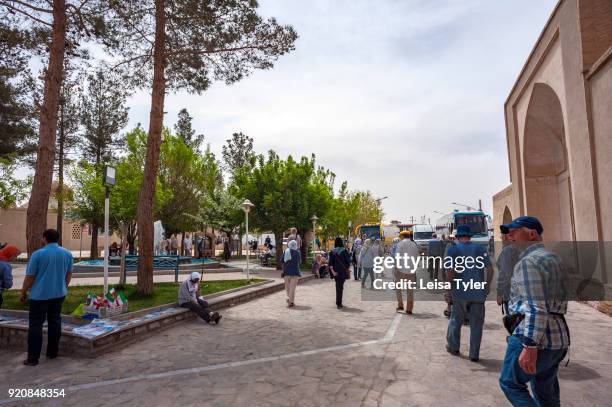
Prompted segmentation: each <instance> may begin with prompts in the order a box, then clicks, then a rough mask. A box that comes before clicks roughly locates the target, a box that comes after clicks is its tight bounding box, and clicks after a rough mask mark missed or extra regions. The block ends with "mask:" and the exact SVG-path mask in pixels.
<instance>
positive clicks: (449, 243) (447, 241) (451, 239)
mask: <svg viewBox="0 0 612 407" xmlns="http://www.w3.org/2000/svg"><path fill="white" fill-rule="evenodd" d="M442 238H443V239H444V259H446V258H447V257H448V252H449V250H450V248H451V247H454V246H455V244H456V242H455V235H453V234H450V235H448V238H446V237H445V236H442ZM444 263H445V262H443V263H442V274H443V277H444V281H446V282H451V283H452V280H450V279H449V274H450V269H446V268H444ZM444 301H445V302H446V309H445V310H444V316H445V317H446V318H450V314H451V306H452V305H453V296H452V294H451V290H445V291H444Z"/></svg>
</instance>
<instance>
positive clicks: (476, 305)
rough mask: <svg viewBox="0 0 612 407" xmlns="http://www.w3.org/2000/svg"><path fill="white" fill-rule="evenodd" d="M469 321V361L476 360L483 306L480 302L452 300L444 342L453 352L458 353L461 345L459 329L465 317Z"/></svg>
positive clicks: (482, 322)
mask: <svg viewBox="0 0 612 407" xmlns="http://www.w3.org/2000/svg"><path fill="white" fill-rule="evenodd" d="M466 316H469V319H470V359H478V355H479V354H480V341H481V340H482V327H483V325H484V318H485V305H484V302H482V301H470V300H460V299H453V305H452V306H451V316H450V319H449V320H448V331H447V333H446V342H447V344H448V347H449V348H450V349H451V350H453V351H458V350H459V346H460V343H461V327H462V326H463V321H464V320H465V317H466Z"/></svg>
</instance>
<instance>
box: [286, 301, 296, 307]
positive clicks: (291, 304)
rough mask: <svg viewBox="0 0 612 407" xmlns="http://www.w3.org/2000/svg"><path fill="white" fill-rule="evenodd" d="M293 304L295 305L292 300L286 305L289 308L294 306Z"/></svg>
mask: <svg viewBox="0 0 612 407" xmlns="http://www.w3.org/2000/svg"><path fill="white" fill-rule="evenodd" d="M294 306H295V304H294V303H292V302H290V303H289V305H287V307H288V308H291V307H294Z"/></svg>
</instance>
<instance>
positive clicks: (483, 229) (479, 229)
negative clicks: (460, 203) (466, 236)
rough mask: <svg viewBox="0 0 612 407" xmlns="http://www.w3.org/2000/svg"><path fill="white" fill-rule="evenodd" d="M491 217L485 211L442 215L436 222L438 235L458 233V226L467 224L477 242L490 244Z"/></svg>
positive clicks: (455, 212) (456, 212)
mask: <svg viewBox="0 0 612 407" xmlns="http://www.w3.org/2000/svg"><path fill="white" fill-rule="evenodd" d="M491 224H492V222H491V217H490V216H489V215H487V214H486V213H484V212H483V211H457V210H455V211H454V212H451V213H449V214H448V215H444V216H442V217H441V218H440V219H438V221H437V222H436V233H437V234H438V236H441V235H446V236H448V235H450V234H456V233H457V226H460V225H467V226H469V227H470V231H471V232H472V233H473V234H474V236H472V240H473V241H474V242H476V243H480V244H486V245H489V239H490V225H491Z"/></svg>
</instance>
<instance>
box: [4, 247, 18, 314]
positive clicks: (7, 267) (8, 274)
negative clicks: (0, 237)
mask: <svg viewBox="0 0 612 407" xmlns="http://www.w3.org/2000/svg"><path fill="white" fill-rule="evenodd" d="M20 254H21V251H20V250H19V249H18V248H16V247H15V246H4V247H3V248H2V250H0V307H2V302H3V301H4V300H3V298H2V291H3V290H8V289H9V288H11V287H12V286H13V269H12V268H11V264H10V262H11V261H13V260H15V259H16V258H17V256H19V255H20Z"/></svg>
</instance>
